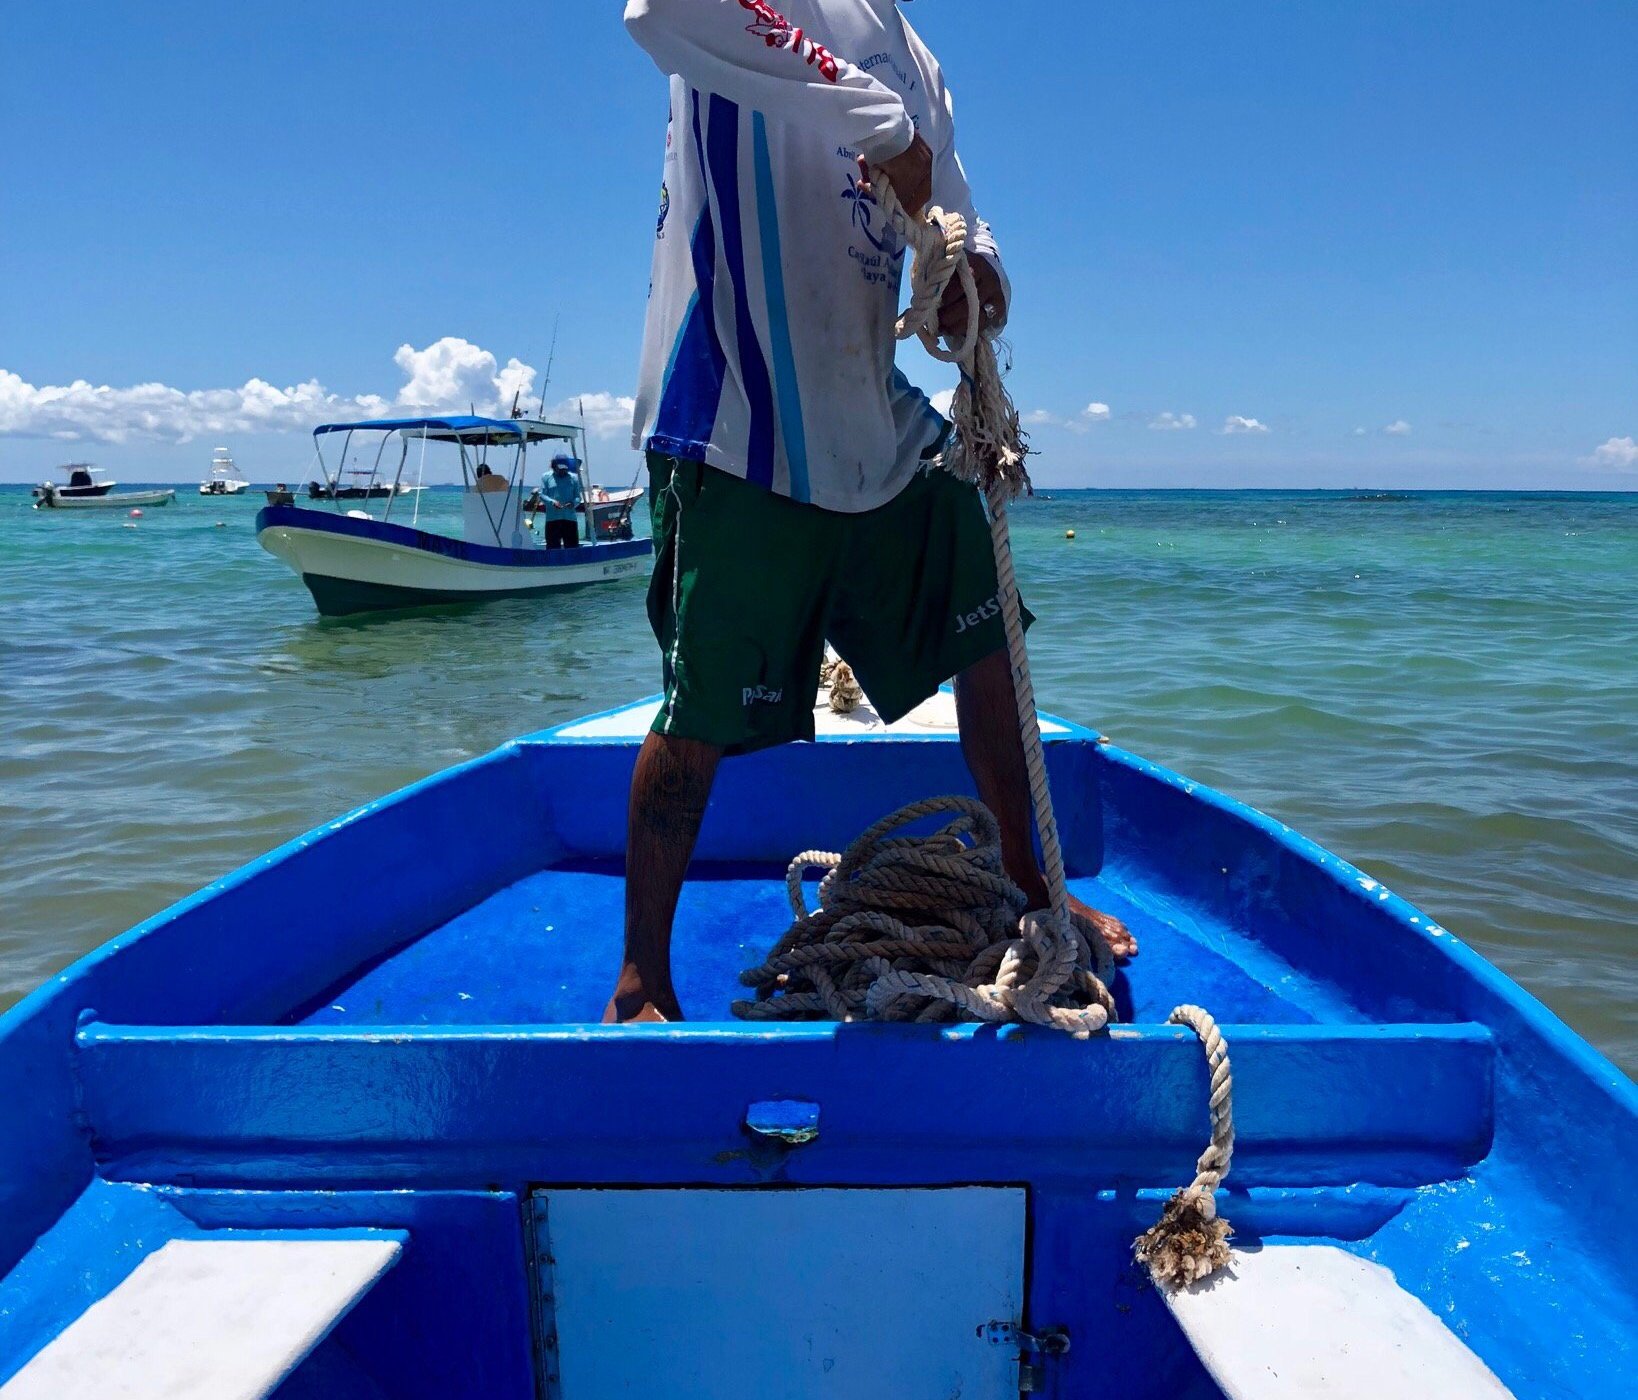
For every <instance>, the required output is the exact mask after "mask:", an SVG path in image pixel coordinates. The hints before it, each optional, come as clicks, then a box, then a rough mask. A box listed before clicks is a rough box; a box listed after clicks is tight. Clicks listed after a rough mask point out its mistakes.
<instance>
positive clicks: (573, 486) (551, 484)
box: [540, 457, 581, 549]
mask: <svg viewBox="0 0 1638 1400" xmlns="http://www.w3.org/2000/svg"><path fill="white" fill-rule="evenodd" d="M576 465H577V463H576V462H575V460H574V458H573V457H554V458H552V467H551V470H550V471H548V472H547V473H546V479H545V481H543V482H542V483H541V485H540V494H541V504H542V506H544V507H545V510H546V548H547V549H574V548H575V547H576V546H577V545H579V543H580V517H579V513H578V512H579V510H580V498H581V491H580V473H579V472H578V471H576V470H575V467H576Z"/></svg>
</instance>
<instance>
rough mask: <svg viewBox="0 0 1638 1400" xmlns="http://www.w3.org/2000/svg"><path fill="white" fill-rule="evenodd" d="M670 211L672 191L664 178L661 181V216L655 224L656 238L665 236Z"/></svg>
mask: <svg viewBox="0 0 1638 1400" xmlns="http://www.w3.org/2000/svg"><path fill="white" fill-rule="evenodd" d="M670 212H671V191H670V190H669V189H668V188H667V187H666V184H665V181H664V180H662V181H660V217H659V220H658V221H657V222H656V223H655V225H654V236H655V237H656V238H664V237H665V220H666V215H668V214H669V213H670Z"/></svg>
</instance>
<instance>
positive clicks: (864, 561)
mask: <svg viewBox="0 0 1638 1400" xmlns="http://www.w3.org/2000/svg"><path fill="white" fill-rule="evenodd" d="M648 470H649V506H650V510H651V513H652V516H653V520H654V544H655V550H656V559H655V564H654V576H653V579H652V580H651V582H650V583H649V589H648V616H649V621H650V622H651V623H652V624H653V627H654V635H655V637H656V638H657V639H658V640H659V643H660V648H661V652H662V654H663V657H664V672H665V703H664V704H663V705H662V706H661V707H660V713H659V714H658V715H656V716H655V719H654V726H653V727H654V731H655V732H656V733H658V734H676V735H679V736H681V737H683V738H687V739H699V740H703V741H704V742H706V743H710V744H716V745H718V746H720V747H721V748H722V749H724V750H725V751H726V752H728V753H749V752H750V751H752V750H753V749H760V748H766V747H768V746H769V745H772V744H783V743H786V742H788V741H790V740H792V739H811V738H813V705H814V693H815V691H816V690H817V688H818V684H819V666H820V663H821V662H822V661H823V659H824V651H825V642H826V641H827V640H828V641H829V642H830V644H831V645H832V646H833V647H835V648H836V651H837V653H838V654H839V655H840V656H841V657H842V658H843V659H844V660H846V661H847V663H848V664H849V665H850V666H852V667H853V673H854V675H855V676H857V677H858V680H859V684H860V685H861V686H863V687H864V690H865V694H866V695H868V696H869V697H870V702H871V704H872V705H874V706H875V708H876V710H877V712H878V713H879V714H880V715H881V717H882V718H883V719H884V720H886V721H888V722H889V723H891V722H892V721H893V720H896V719H899V718H901V717H902V716H904V715H906V714H908V713H909V712H910V711H911V710H913V709H914V708H915V707H916V706H917V705H919V704H920V703H921V702H922V701H923V700H925V699H926V698H927V697H928V696H930V695H932V694H933V693H934V692H935V691H936V690H937V689H938V688H939V686H940V685H941V684H943V682H945V681H946V680H948V679H949V678H950V677H951V676H953V675H955V674H957V673H958V672H960V671H962V670H964V669H965V668H966V667H968V666H970V665H972V664H973V663H974V662H975V661H978V660H980V659H981V658H983V657H985V656H988V655H989V654H990V653H991V652H993V651H998V650H1000V649H1001V648H1003V647H1005V646H1006V634H1005V631H1004V629H1003V626H1002V622H1001V608H1000V603H999V600H998V598H997V596H996V582H995V558H994V554H993V552H992V550H991V545H990V527H989V521H988V519H987V517H986V515H985V512H984V503H983V500H982V498H981V497H980V495H979V493H978V491H977V489H976V488H975V487H972V486H969V485H967V484H966V483H964V482H960V481H957V480H956V479H955V478H954V477H952V476H950V475H949V473H947V472H944V471H940V470H937V469H931V470H927V471H923V472H920V473H918V474H917V476H916V477H915V478H914V479H913V480H912V481H911V483H910V485H908V486H907V487H905V489H904V490H903V491H901V492H900V493H899V494H898V496H896V497H895V498H894V499H893V500H891V501H889V502H888V503H887V504H886V505H884V506H880V507H878V508H877V509H875V510H872V511H865V512H863V513H861V514H857V515H849V514H844V513H841V512H837V511H828V510H820V509H819V508H818V507H817V506H811V505H803V504H801V503H799V502H796V501H792V500H790V499H788V498H787V497H784V496H777V495H774V494H773V493H772V492H770V491H767V490H765V489H763V488H762V487H760V486H753V485H751V484H750V483H749V482H747V481H743V480H741V479H740V478H739V477H736V476H731V475H729V474H728V473H727V472H723V471H718V470H717V469H716V468H714V467H708V466H705V465H703V464H702V463H700V462H691V461H686V460H683V459H681V458H677V457H667V456H663V455H661V454H659V453H655V452H651V453H649V455H648ZM1024 617H1025V621H1026V624H1027V623H1028V621H1029V620H1030V618H1029V613H1028V612H1027V611H1026V612H1025V614H1024Z"/></svg>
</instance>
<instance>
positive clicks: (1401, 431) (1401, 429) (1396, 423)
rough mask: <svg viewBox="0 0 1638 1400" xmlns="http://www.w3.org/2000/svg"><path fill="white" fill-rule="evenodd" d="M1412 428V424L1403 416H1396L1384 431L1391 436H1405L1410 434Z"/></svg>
mask: <svg viewBox="0 0 1638 1400" xmlns="http://www.w3.org/2000/svg"><path fill="white" fill-rule="evenodd" d="M1410 430H1411V425H1410V424H1409V423H1407V422H1406V421H1405V420H1404V419H1403V418H1395V419H1394V420H1393V422H1391V423H1389V424H1388V426H1387V427H1385V428H1384V429H1383V430H1382V431H1383V432H1385V433H1386V434H1387V435H1388V436H1389V437H1404V436H1405V435H1406V434H1408V433H1409V432H1410Z"/></svg>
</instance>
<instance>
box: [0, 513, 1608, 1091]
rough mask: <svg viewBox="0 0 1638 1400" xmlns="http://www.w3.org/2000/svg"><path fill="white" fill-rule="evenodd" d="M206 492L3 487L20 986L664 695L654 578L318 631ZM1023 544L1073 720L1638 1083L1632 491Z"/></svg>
mask: <svg viewBox="0 0 1638 1400" xmlns="http://www.w3.org/2000/svg"><path fill="white" fill-rule="evenodd" d="M190 491H191V488H184V492H183V493H181V494H179V496H178V502H177V504H176V505H175V506H173V507H169V508H166V509H161V510H150V511H148V512H147V513H146V515H145V517H144V518H143V519H142V521H141V522H140V523H138V524H137V526H136V528H125V526H126V523H127V522H126V521H125V519H124V518H123V516H122V515H120V514H119V513H117V512H110V513H109V514H108V515H106V516H104V515H102V514H78V515H73V516H70V515H66V514H48V513H46V512H34V511H32V510H30V509H29V508H28V505H29V503H28V497H27V493H26V491H25V490H22V489H19V488H0V616H3V617H4V620H5V621H4V627H3V630H0V721H3V724H4V734H5V742H4V744H3V745H0V851H3V853H4V857H3V859H0V1006H4V1005H7V1004H9V1003H10V1002H11V1001H13V1000H15V999H16V998H17V997H18V996H20V995H21V994H22V993H24V992H26V991H27V990H29V989H31V988H32V987H34V986H35V985H37V984H38V983H39V982H40V981H41V980H42V979H44V978H45V977H47V976H49V975H50V974H52V973H53V972H55V971H57V970H58V969H60V968H61V967H63V966H64V965H65V964H66V963H68V962H69V961H70V960H72V959H73V958H74V957H76V956H78V955H79V954H80V953H83V952H84V951H86V950H87V949H89V948H91V947H93V946H95V945H96V944H98V943H100V942H102V941H103V940H104V939H106V938H108V937H109V936H110V935H112V934H114V933H117V932H119V931H120V930H122V929H124V928H126V927H128V926H129V925H131V924H132V923H135V922H136V921H137V920H139V919H141V918H143V917H144V916H145V915H147V914H150V913H152V912H154V911H155V910H157V909H159V908H161V907H162V906H163V905H165V904H166V903H168V902H169V901H171V900H173V899H175V898H176V897H178V896H179V895H182V894H185V893H187V892H188V891H190V890H192V889H195V888H197V887H198V886H199V885H201V884H203V883H205V882H206V881H208V880H210V879H212V878H213V877H215V876H217V875H220V874H222V873H223V872H224V871H226V870H229V869H231V868H232V867H234V866H236V865H238V864H239V863H241V862H242V861H244V860H246V859H248V858H250V857H251V856H254V855H256V854H258V853H260V852H262V851H265V850H267V849H268V848H269V847H271V846H273V845H276V844H277V843H278V842H280V841H283V840H285V839H286V838H288V837H290V836H293V835H295V834H297V833H298V832H300V831H302V830H304V829H305V828H307V827H309V826H312V825H313V824H315V823H317V822H319V821H322V820H324V819H326V818H328V817H331V816H334V815H336V814H338V813H340V812H342V811H344V810H345V809H347V808H349V807H351V806H353V805H355V804H357V803H359V802H361V801H364V800H366V799H368V798H371V797H375V796H377V795H379V794H381V793H383V792H386V791H388V790H390V789H392V788H394V787H397V786H399V785H400V784H402V783H405V782H408V781H410V780H411V779H414V778H417V777H420V776H421V775H423V774H426V773H428V772H431V771H433V770H435V769H438V768H442V767H445V766H447V765H448V764H450V763H454V762H457V761H459V760H461V759H464V758H468V757H471V756H472V755H474V754H477V753H481V752H483V751H484V750H486V749H488V748H490V747H492V746H493V745H495V744H497V743H499V742H500V741H502V740H504V739H506V738H509V737H510V736H512V735H514V734H517V733H519V732H521V731H524V730H529V729H536V728H539V727H541V726H543V725H547V724H551V723H554V722H556V721H559V720H563V719H568V718H571V717H573V716H575V715H579V714H582V713H584V712H586V711H589V710H596V709H602V708H606V707H609V706H613V705H617V704H620V703H622V702H624V701H626V700H629V699H632V698H634V697H636V696H639V695H642V694H645V693H648V692H651V691H653V690H655V689H656V688H657V687H658V677H659V667H658V660H657V656H656V653H655V650H654V646H653V642H652V639H651V637H650V634H649V632H648V627H647V622H646V619H645V616H644V611H643V585H642V584H641V583H618V584H611V585H608V586H606V587H603V588H600V589H592V590H588V591H584V592H580V593H577V594H573V595H570V596H567V597H562V598H558V599H554V600H551V601H549V602H539V601H525V600H518V601H510V602H500V603H495V604H491V605H488V606H487V607H484V608H480V609H474V610H468V611H464V612H444V613H435V614H424V615H420V616H405V617H399V618H395V619H392V620H377V621H367V622H363V623H353V622H339V623H337V622H331V623H320V622H319V621H318V620H317V617H316V615H315V614H314V612H313V608H312V604H311V601H310V600H309V598H308V596H307V593H306V591H305V590H304V589H303V588H302V586H301V585H300V583H299V582H298V581H297V580H296V579H295V578H294V577H293V576H292V575H291V574H289V573H288V572H287V571H286V570H285V568H284V567H283V566H282V565H281V564H279V563H277V562H276V561H275V560H273V559H272V558H271V557H269V556H267V555H265V554H264V553H263V552H262V551H261V550H260V548H258V546H257V545H256V542H255V539H254V535H253V532H252V520H253V518H254V515H255V510H256V507H257V505H259V504H260V500H261V498H260V496H259V494H256V495H253V496H248V497H245V498H242V499H237V500H235V499H228V500H201V499H200V498H198V497H197V496H194V495H191V494H188V493H189V492H190ZM457 507H458V501H457V499H456V498H455V497H454V496H453V495H451V494H448V493H443V492H429V493H428V494H427V496H426V498H425V503H424V505H423V508H422V509H423V520H424V521H426V520H430V522H431V523H432V524H434V526H443V527H447V528H449V529H450V530H451V531H452V532H453V529H454V526H455V522H456V519H457V513H458V512H457ZM400 508H401V507H400ZM1069 529H1073V530H1074V531H1075V532H1076V538H1075V539H1074V540H1073V541H1069V540H1066V539H1065V538H1064V535H1065V531H1066V530H1069ZM1014 533H1015V540H1016V544H1017V549H1018V554H1019V572H1020V575H1021V577H1022V579H1023V583H1024V587H1025V589H1026V592H1027V595H1028V597H1029V601H1030V603H1031V605H1032V606H1033V607H1034V609H1035V610H1036V611H1037V612H1038V613H1039V614H1040V618H1041V621H1040V623H1039V625H1038V627H1037V628H1036V630H1035V631H1034V632H1033V633H1032V634H1031V636H1032V644H1031V651H1032V657H1033V661H1034V667H1035V674H1036V681H1037V688H1038V691H1039V695H1040V700H1041V704H1042V706H1043V707H1044V708H1047V709H1051V710H1054V711H1057V712H1059V713H1061V714H1064V715H1067V716H1069V717H1071V718H1073V719H1077V720H1081V721H1083V722H1085V723H1087V724H1090V725H1094V726H1096V727H1098V728H1100V729H1102V730H1103V731H1105V732H1106V733H1108V734H1110V735H1111V736H1112V737H1113V738H1114V739H1115V740H1116V741H1117V742H1119V743H1121V744H1123V745H1125V746H1126V747H1128V748H1132V749H1135V750H1137V751H1138V752H1140V753H1143V754H1145V755H1147V756H1149V757H1151V758H1155V759H1157V760H1160V761H1162V762H1164V763H1167V764H1169V765H1171V766H1173V767H1176V768H1179V769H1182V770H1183V771H1185V772H1187V773H1189V774H1190V775H1191V776H1193V777H1196V778H1199V779H1201V780H1202V781H1205V782H1208V783H1211V784H1214V785H1216V786H1219V787H1222V788H1224V789H1226V790H1227V791H1229V792H1231V793H1233V794H1235V795H1236V796H1238V797H1241V798H1244V799H1246V800H1247V801H1250V802H1252V803H1253V804H1255V805H1256V806H1259V807H1261V808H1263V809H1264V810H1266V811H1269V812H1271V813H1273V814H1274V815H1276V816H1278V817H1280V818H1281V819H1282V820H1285V821H1288V822H1290V823H1291V824H1293V825H1294V826H1296V827H1298V828H1299V829H1300V830H1302V831H1304V832H1305V833H1307V834H1308V835H1310V836H1312V837H1314V838H1315V839H1317V840H1318V841H1320V842H1321V843H1322V844H1324V845H1326V846H1328V847H1330V848H1331V849H1333V850H1335V851H1337V852H1339V853H1340V854H1342V855H1345V856H1347V857H1348V858H1349V859H1351V860H1353V861H1355V862H1357V863H1358V864H1359V865H1361V866H1363V867H1364V868H1365V869H1366V870H1367V871H1369V872H1370V873H1371V874H1373V875H1375V876H1377V877H1378V878H1379V879H1381V880H1383V881H1384V882H1385V883H1386V884H1388V885H1389V886H1390V887H1392V888H1393V889H1395V890H1397V891H1398V892H1399V893H1400V894H1403V895H1405V896H1407V897H1408V898H1410V899H1411V900H1413V901H1415V902H1416V903H1418V904H1421V905H1422V906H1424V907H1425V908H1426V909H1427V910H1428V911H1429V912H1430V913H1432V914H1433V915H1435V916H1436V917H1437V918H1438V919H1440V920H1441V921H1442V922H1443V923H1445V924H1446V925H1448V926H1449V927H1450V928H1452V929H1453V930H1455V931H1456V932H1457V933H1459V934H1460V935H1461V936H1463V937H1464V938H1466V939H1467V940H1468V941H1470V942H1471V943H1473V944H1474V945H1475V946H1476V947H1478V948H1479V949H1480V950H1481V951H1483V952H1484V953H1485V954H1486V955H1487V956H1489V957H1491V958H1492V959H1494V960H1495V961H1496V962H1497V963H1499V964H1500V965H1501V966H1502V967H1503V968H1504V969H1505V970H1506V971H1507V972H1509V973H1511V974H1512V975H1513V976H1515V977H1517V978H1518V979H1519V980H1520V981H1521V982H1523V983H1524V984H1525V985H1526V986H1527V987H1529V988H1530V989H1531V990H1532V991H1534V992H1535V993H1536V994H1537V995H1539V996H1541V997H1542V998H1543V999H1544V1000H1545V1001H1546V1002H1547V1003H1548V1004H1549V1005H1550V1006H1552V1007H1553V1008H1554V1009H1555V1010H1556V1011H1558V1012H1559V1013H1560V1014H1561V1015H1562V1016H1564V1017H1565V1018H1566V1019H1567V1020H1568V1021H1569V1022H1570V1023H1571V1024H1572V1025H1573V1026H1575V1027H1576V1028H1577V1029H1578V1030H1579V1031H1581V1032H1582V1033H1583V1034H1585V1035H1586V1036H1587V1037H1588V1038H1589V1039H1591V1040H1592V1041H1593V1042H1594V1043H1596V1044H1597V1045H1598V1046H1599V1047H1600V1048H1602V1049H1603V1050H1604V1051H1605V1052H1606V1053H1608V1054H1610V1055H1611V1056H1612V1057H1614V1058H1615V1059H1616V1060H1617V1061H1618V1062H1619V1063H1620V1064H1622V1065H1623V1066H1624V1067H1625V1068H1626V1069H1627V1070H1628V1072H1629V1073H1634V1072H1638V936H1635V932H1638V931H1635V923H1638V494H1634V495H1629V496H1618V495H1609V496H1586V495H1581V496H1545V495H1528V496H1526V495H1465V494H1417V495H1412V496H1392V497H1367V496H1364V495H1361V496H1357V497H1356V496H1352V495H1349V494H1346V493H1344V494H1338V493H1325V494H1320V493H1265V492H1246V493H1191V492H1154V493H1144V492H1067V493H1056V494H1055V497H1054V499H1051V500H1036V501H1033V502H1028V503H1025V504H1024V505H1022V506H1020V507H1019V508H1018V509H1017V512H1016V515H1015V528H1014ZM363 878H366V877H365V875H364V874H363V873H362V872H361V879H363ZM1395 975H1396V973H1395V970H1394V969H1393V968H1391V967H1384V968H1383V976H1385V977H1392V976H1395Z"/></svg>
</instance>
